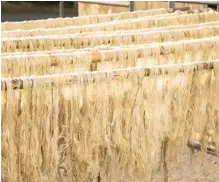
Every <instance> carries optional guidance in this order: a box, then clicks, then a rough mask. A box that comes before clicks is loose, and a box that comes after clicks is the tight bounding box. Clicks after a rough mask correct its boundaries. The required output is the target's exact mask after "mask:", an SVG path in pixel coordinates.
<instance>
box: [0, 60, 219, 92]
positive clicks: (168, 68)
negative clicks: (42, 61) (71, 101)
mask: <svg viewBox="0 0 219 182" xmlns="http://www.w3.org/2000/svg"><path fill="white" fill-rule="evenodd" d="M216 65H217V66H218V65H219V60H215V61H208V62H191V63H184V64H175V65H159V66H153V67H146V68H126V69H117V70H111V71H94V72H84V73H70V74H60V75H44V76H35V77H20V78H5V79H2V80H1V90H2V91H6V90H7V83H8V82H10V83H11V84H12V88H13V89H14V90H15V89H23V88H24V83H28V85H26V86H25V87H33V83H34V81H36V82H37V83H41V81H43V82H42V84H51V85H53V84H54V83H56V82H57V80H58V82H59V83H60V84H69V83H70V84H71V83H76V82H77V81H78V78H79V77H80V78H81V77H82V78H83V80H84V81H85V82H86V80H90V81H93V82H95V81H96V79H99V78H104V79H113V78H115V77H119V76H123V77H125V78H126V79H128V78H129V77H130V76H131V75H132V73H133V74H135V73H138V74H139V75H141V77H147V76H153V75H166V74H169V73H178V72H184V71H185V70H187V69H191V70H193V71H194V72H196V71H199V70H209V69H214V67H215V66H216ZM29 83H30V84H29Z"/></svg>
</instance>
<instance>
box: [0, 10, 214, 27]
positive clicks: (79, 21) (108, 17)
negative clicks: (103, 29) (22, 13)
mask: <svg viewBox="0 0 219 182" xmlns="http://www.w3.org/2000/svg"><path fill="white" fill-rule="evenodd" d="M209 10H210V9H206V10H204V11H209ZM169 12H170V13H172V12H173V10H171V9H164V8H161V9H152V10H146V11H134V12H122V13H114V14H105V15H92V16H82V17H74V18H55V19H52V18H50V19H47V20H34V21H22V22H4V23H1V26H2V30H3V31H5V30H16V29H23V30H29V29H36V28H58V27H66V26H80V25H87V24H95V23H101V22H108V21H115V20H122V19H130V18H137V17H144V16H153V15H159V14H167V13H169Z"/></svg>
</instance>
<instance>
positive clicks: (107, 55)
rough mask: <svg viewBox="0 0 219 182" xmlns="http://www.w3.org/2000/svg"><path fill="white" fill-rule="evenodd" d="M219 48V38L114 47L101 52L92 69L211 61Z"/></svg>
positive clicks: (216, 57) (218, 54) (218, 56)
mask: <svg viewBox="0 0 219 182" xmlns="http://www.w3.org/2000/svg"><path fill="white" fill-rule="evenodd" d="M218 49H219V37H210V38H204V39H193V40H186V41H177V42H164V43H157V44H145V45H138V46H127V47H117V48H115V49H113V50H103V51H100V61H97V58H96V59H95V60H96V62H97V65H96V68H95V69H94V68H93V69H94V70H112V69H119V68H127V67H139V68H141V67H146V66H155V65H163V64H178V63H184V62H191V61H208V60H214V59H219V52H218V51H217V50H218ZM206 51H207V52H208V54H206ZM94 58H95V57H94ZM94 58H93V59H94Z"/></svg>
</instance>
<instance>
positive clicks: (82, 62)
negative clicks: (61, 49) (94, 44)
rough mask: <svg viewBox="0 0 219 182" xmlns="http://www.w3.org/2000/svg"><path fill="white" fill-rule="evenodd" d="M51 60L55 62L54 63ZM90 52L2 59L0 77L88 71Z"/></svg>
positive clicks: (90, 58)
mask: <svg viewBox="0 0 219 182" xmlns="http://www.w3.org/2000/svg"><path fill="white" fill-rule="evenodd" d="M53 60H55V61H56V62H55V63H54V62H53ZM91 63H92V52H88V51H81V52H75V53H73V54H72V53H57V54H53V55H51V54H39V55H30V56H17V57H12V56H8V57H4V58H2V62H1V65H2V77H20V76H34V75H47V74H58V73H71V72H84V71H89V70H90V67H91Z"/></svg>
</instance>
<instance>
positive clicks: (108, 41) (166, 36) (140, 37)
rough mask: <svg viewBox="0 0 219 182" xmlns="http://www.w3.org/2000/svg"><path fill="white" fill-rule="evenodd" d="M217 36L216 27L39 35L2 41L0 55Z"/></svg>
mask: <svg viewBox="0 0 219 182" xmlns="http://www.w3.org/2000/svg"><path fill="white" fill-rule="evenodd" d="M217 35H219V26H211V27H199V28H192V29H182V30H166V31H161V32H146V33H140V32H138V33H124V34H122V35H121V34H118V35H117V34H112V35H110V34H107V35H105V34H103V35H91V36H74V35H63V36H45V37H43V36H38V37H27V38H24V37H23V38H5V39H2V52H25V51H42V50H58V49H72V48H75V49H81V48H86V47H96V46H99V45H111V46H119V45H129V44H142V43H151V42H165V41H177V40H184V39H195V38H204V37H209V36H217Z"/></svg>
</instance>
